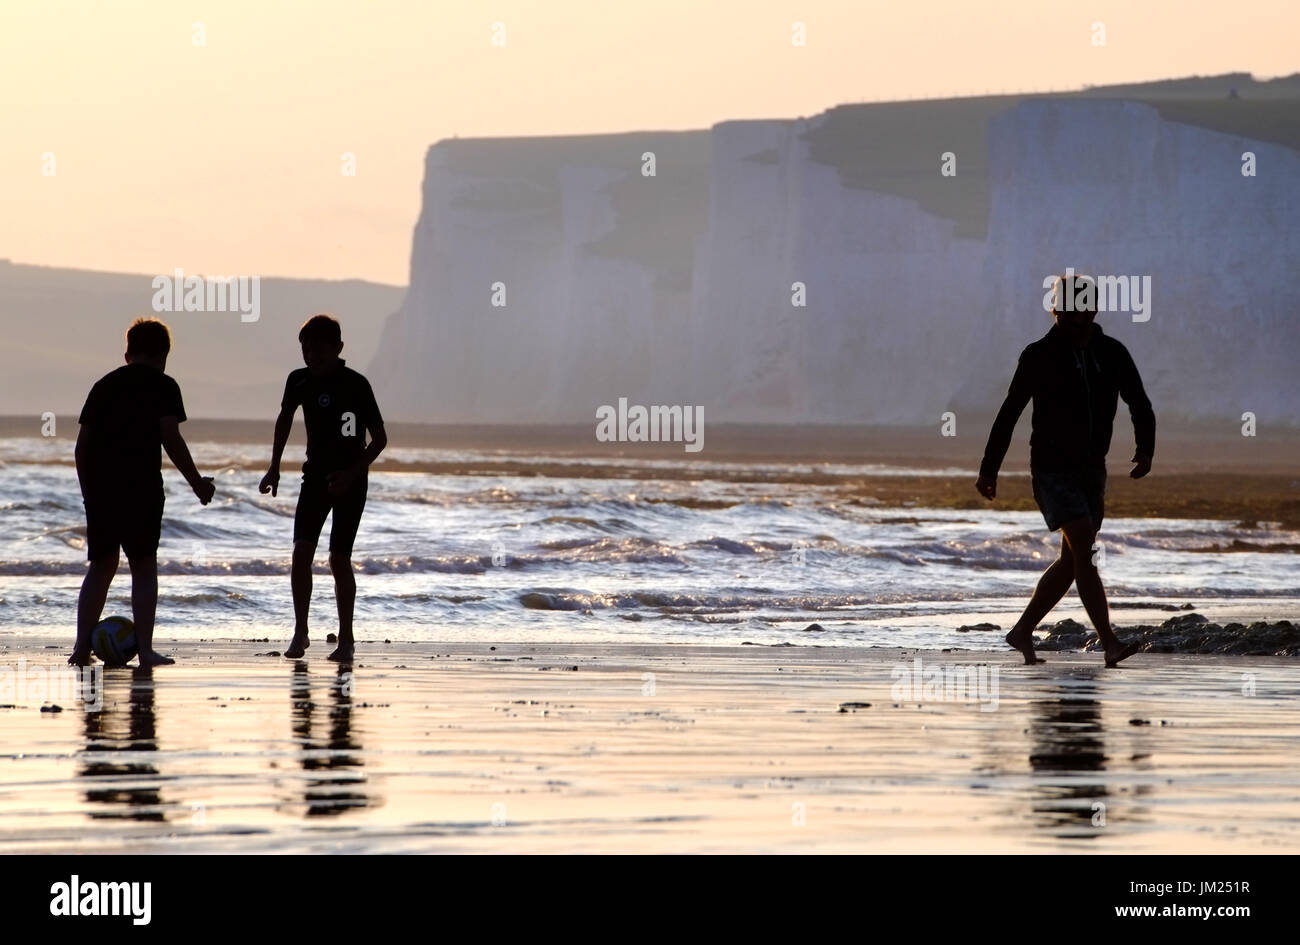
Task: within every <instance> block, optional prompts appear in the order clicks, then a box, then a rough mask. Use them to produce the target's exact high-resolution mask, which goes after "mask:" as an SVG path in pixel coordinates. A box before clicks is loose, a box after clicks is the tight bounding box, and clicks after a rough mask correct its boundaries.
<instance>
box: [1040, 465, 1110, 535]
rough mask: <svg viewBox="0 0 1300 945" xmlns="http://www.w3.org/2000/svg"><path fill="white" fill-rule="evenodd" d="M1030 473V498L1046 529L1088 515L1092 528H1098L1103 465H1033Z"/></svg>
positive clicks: (1103, 486)
mask: <svg viewBox="0 0 1300 945" xmlns="http://www.w3.org/2000/svg"><path fill="white" fill-rule="evenodd" d="M1031 476H1032V478H1033V484H1034V501H1035V502H1037V503H1038V508H1039V509H1040V510H1041V511H1042V513H1043V521H1045V522H1046V523H1047V528H1048V530H1049V531H1056V530H1057V529H1058V528H1060V527H1061V526H1062V525H1064V524H1065V523H1066V522H1072V521H1074V520H1075V519H1077V518H1087V519H1091V521H1092V529H1093V531H1094V532H1095V531H1099V530H1100V529H1101V520H1102V517H1103V515H1104V514H1105V502H1106V470H1105V469H1104V468H1102V469H1090V468H1087V467H1083V468H1080V469H1034V470H1031Z"/></svg>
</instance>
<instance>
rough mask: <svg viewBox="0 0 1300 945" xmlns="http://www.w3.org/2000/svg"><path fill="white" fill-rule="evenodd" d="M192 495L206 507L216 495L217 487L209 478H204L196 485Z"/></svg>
mask: <svg viewBox="0 0 1300 945" xmlns="http://www.w3.org/2000/svg"><path fill="white" fill-rule="evenodd" d="M194 494H195V495H196V496H198V497H199V502H200V503H201V504H202V505H207V504H208V503H209V502H211V501H212V497H213V496H214V495H216V494H217V487H216V485H215V484H214V483H213V482H212V477H211V476H204V477H203V478H202V479H200V480H199V483H198V485H196V486H195V487H194Z"/></svg>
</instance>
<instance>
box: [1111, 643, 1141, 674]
mask: <svg viewBox="0 0 1300 945" xmlns="http://www.w3.org/2000/svg"><path fill="white" fill-rule="evenodd" d="M1115 643H1116V644H1117V645H1116V646H1115V648H1114V649H1107V650H1106V668H1107V669H1114V668H1115V667H1116V666H1118V665H1119V662H1120V660H1126V659H1128V658H1129V657H1130V656H1132V655H1133V654H1134V653H1136V652H1137V651H1138V650H1140V649H1142V644H1141V642H1139V641H1137V640H1134V641H1133V642H1132V643H1130V644H1128V645H1127V646H1120V645H1118V644H1119V641H1118V640H1116V641H1115Z"/></svg>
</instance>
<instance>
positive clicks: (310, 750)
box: [289, 661, 372, 817]
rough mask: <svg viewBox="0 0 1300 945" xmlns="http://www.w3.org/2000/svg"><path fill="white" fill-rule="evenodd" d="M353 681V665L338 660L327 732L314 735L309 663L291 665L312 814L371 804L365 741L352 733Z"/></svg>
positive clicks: (297, 728) (306, 796) (296, 731)
mask: <svg viewBox="0 0 1300 945" xmlns="http://www.w3.org/2000/svg"><path fill="white" fill-rule="evenodd" d="M352 686H353V675H352V664H349V663H340V664H338V668H337V676H336V678H335V679H334V681H333V682H332V683H331V684H330V687H329V689H330V706H329V709H328V712H329V734H328V736H327V737H325V738H316V737H314V736H313V734H312V729H313V723H314V722H315V719H314V715H315V712H316V709H317V706H316V703H314V702H313V701H312V697H311V676H310V674H309V672H308V669H307V664H306V663H305V662H302V661H299V662H296V663H294V664H293V671H292V674H291V676H290V678H289V701H290V703H291V705H292V724H293V734H294V741H295V742H297V744H298V759H299V763H300V764H301V765H302V769H303V771H305V772H307V774H308V777H307V778H306V779H305V781H304V783H305V788H304V790H303V800H304V801H305V802H306V804H307V816H308V817H336V816H338V815H339V814H342V813H345V812H346V811H349V810H353V809H357V808H362V807H369V806H370V805H371V803H372V800H371V798H370V796H369V794H368V792H367V791H366V787H367V783H366V775H365V772H364V771H362V770H361V768H362V765H363V762H362V759H361V755H360V752H361V745H360V744H358V743H357V741H356V739H354V738H353V736H352Z"/></svg>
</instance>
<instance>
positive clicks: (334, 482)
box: [325, 378, 388, 495]
mask: <svg viewBox="0 0 1300 945" xmlns="http://www.w3.org/2000/svg"><path fill="white" fill-rule="evenodd" d="M362 384H363V385H364V392H365V394H364V399H363V400H362V403H361V407H360V411H359V412H360V413H361V416H362V428H363V429H364V430H365V431H366V432H367V433H369V434H370V442H369V443H367V444H366V448H365V449H364V450H362V451H361V455H360V456H359V457H357V461H356V462H355V463H353V464H352V465H351V466H348V467H347V468H346V469H340V470H339V471H338V472H334V473H330V475H328V476H326V477H325V479H326V482H327V483H328V484H329V488H330V490H331V491H333V492H334V493H335V494H336V495H340V494H342V493H343V492H346V491H347V490H348V488H350V487H351V485H352V483H353V482H355V481H356V480H357V479H358V478H360V477H361V476H364V475H365V474H366V472H367V471H368V470H369V469H370V464H371V463H373V462H374V461H375V460H376V459H378V458H379V454H380V453H382V452H383V451H384V447H385V446H387V445H388V434H387V433H386V432H385V431H384V415H383V414H381V413H380V412H379V404H378V403H376V402H375V392H374V391H373V390H371V389H370V384H369V382H367V381H366V380H365V379H364V378H363V379H362Z"/></svg>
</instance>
